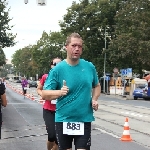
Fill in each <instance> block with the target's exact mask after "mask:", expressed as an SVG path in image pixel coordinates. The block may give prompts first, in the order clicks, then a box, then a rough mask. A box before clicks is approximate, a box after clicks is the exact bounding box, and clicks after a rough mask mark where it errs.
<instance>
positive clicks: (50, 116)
mask: <svg viewBox="0 0 150 150" xmlns="http://www.w3.org/2000/svg"><path fill="white" fill-rule="evenodd" d="M59 62H61V59H60V58H54V59H53V60H52V61H51V64H50V67H51V68H53V67H55V66H56V65H57V64H58V63H59ZM47 76H48V74H44V75H43V76H42V78H41V79H40V82H39V83H38V87H37V93H38V94H39V95H40V96H42V90H43V86H44V82H45V80H46V78H47ZM55 109H56V100H53V101H47V100H45V103H44V105H43V119H44V121H45V125H46V130H47V133H48V140H47V150H58V146H57V145H58V143H57V140H56V133H55Z"/></svg>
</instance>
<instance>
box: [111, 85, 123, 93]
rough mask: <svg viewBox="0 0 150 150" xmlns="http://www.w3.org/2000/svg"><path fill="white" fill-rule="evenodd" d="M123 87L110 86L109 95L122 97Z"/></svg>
mask: <svg viewBox="0 0 150 150" xmlns="http://www.w3.org/2000/svg"><path fill="white" fill-rule="evenodd" d="M123 93H124V87H121V86H116V87H115V86H110V94H112V95H114V94H116V95H123Z"/></svg>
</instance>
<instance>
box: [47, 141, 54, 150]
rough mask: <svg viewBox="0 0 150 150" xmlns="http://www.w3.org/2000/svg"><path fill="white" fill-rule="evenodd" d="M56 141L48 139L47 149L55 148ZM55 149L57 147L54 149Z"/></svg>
mask: <svg viewBox="0 0 150 150" xmlns="http://www.w3.org/2000/svg"><path fill="white" fill-rule="evenodd" d="M54 144H55V143H54V142H50V141H47V150H53V149H52V148H53V146H54ZM54 150H55V149H54Z"/></svg>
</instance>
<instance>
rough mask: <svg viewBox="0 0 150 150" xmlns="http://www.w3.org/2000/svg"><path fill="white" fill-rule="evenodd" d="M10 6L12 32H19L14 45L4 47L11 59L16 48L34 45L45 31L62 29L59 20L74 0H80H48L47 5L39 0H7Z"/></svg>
mask: <svg viewBox="0 0 150 150" xmlns="http://www.w3.org/2000/svg"><path fill="white" fill-rule="evenodd" d="M7 1H8V7H10V12H9V16H10V18H13V19H12V21H11V22H10V25H14V27H13V28H12V33H14V34H15V33H17V37H16V41H18V43H17V44H16V45H15V46H14V47H10V48H4V49H3V50H4V53H5V55H6V58H7V59H11V57H12V55H13V54H14V53H15V51H16V50H18V49H20V48H23V47H25V46H28V45H29V44H31V45H33V44H35V43H36V41H37V40H39V39H40V37H41V36H42V33H43V31H46V32H47V33H49V32H50V31H52V32H53V31H60V27H59V25H58V21H59V20H62V19H63V16H64V15H65V14H66V13H67V11H66V9H67V8H68V7H70V6H71V5H72V2H73V1H76V2H79V0H47V5H46V6H38V5H37V0H28V4H25V3H24V0H16V1H14V0H7Z"/></svg>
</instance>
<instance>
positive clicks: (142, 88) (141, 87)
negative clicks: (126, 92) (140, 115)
mask: <svg viewBox="0 0 150 150" xmlns="http://www.w3.org/2000/svg"><path fill="white" fill-rule="evenodd" d="M147 89H148V88H147V85H139V86H138V87H137V88H136V89H135V90H134V91H133V97H134V100H137V99H138V98H143V99H144V97H143V93H144V92H145V91H147Z"/></svg>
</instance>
